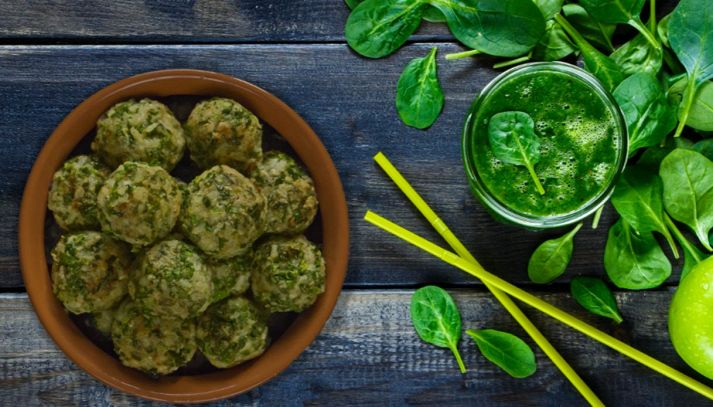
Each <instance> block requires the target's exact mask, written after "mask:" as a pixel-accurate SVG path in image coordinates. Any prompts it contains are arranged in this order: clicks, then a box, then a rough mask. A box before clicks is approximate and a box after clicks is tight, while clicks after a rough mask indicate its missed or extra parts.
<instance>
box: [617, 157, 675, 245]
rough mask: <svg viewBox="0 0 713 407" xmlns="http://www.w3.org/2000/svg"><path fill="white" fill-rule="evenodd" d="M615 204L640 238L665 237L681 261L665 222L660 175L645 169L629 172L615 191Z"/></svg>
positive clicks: (623, 175)
mask: <svg viewBox="0 0 713 407" xmlns="http://www.w3.org/2000/svg"><path fill="white" fill-rule="evenodd" d="M611 203H612V205H614V208H615V209H616V211H617V212H618V213H619V215H621V217H622V219H624V221H625V222H626V223H627V224H628V225H629V226H631V227H632V228H634V230H635V231H636V232H637V234H639V235H641V234H647V233H651V232H658V233H661V234H662V235H663V236H664V237H665V238H666V241H667V242H668V244H669V246H670V247H671V251H672V252H673V255H674V257H675V258H678V249H677V248H676V243H675V242H674V241H673V236H671V232H670V231H669V230H668V228H667V227H666V222H664V211H663V183H662V182H661V178H660V177H659V176H658V174H656V173H652V172H650V171H647V170H646V169H644V168H638V167H630V168H628V169H627V170H626V171H624V173H623V174H622V175H621V177H620V178H619V181H618V182H617V184H616V188H614V193H613V194H612V196H611Z"/></svg>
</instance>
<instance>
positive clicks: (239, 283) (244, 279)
mask: <svg viewBox="0 0 713 407" xmlns="http://www.w3.org/2000/svg"><path fill="white" fill-rule="evenodd" d="M208 267H209V268H210V271H211V276H212V280H213V297H212V299H211V302H218V301H220V300H222V299H224V298H226V297H229V296H231V295H239V294H243V293H244V292H246V291H247V290H248V289H249V288H250V274H251V273H252V268H253V262H252V253H247V254H244V255H242V256H236V257H233V258H232V259H228V260H222V261H212V262H210V263H208Z"/></svg>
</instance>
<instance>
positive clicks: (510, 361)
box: [465, 329, 537, 379]
mask: <svg viewBox="0 0 713 407" xmlns="http://www.w3.org/2000/svg"><path fill="white" fill-rule="evenodd" d="M465 332H466V333H467V334H468V335H469V336H470V337H471V338H473V340H474V341H475V343H476V345H478V349H480V352H481V353H482V354H483V356H485V358H486V359H488V360H489V361H491V362H493V363H494V364H495V365H496V366H498V367H500V368H501V369H503V370H504V371H505V372H506V373H507V374H509V375H510V376H512V377H515V378H518V379H521V378H524V377H528V376H531V375H532V374H533V373H535V371H536V370H537V363H536V362H535V353H534V352H533V351H532V348H530V346H529V345H528V344H527V343H525V341H523V340H522V339H520V338H518V337H517V336H515V335H513V334H510V333H507V332H502V331H497V330H495V329H480V330H477V331H474V330H472V329H468V330H466V331H465Z"/></svg>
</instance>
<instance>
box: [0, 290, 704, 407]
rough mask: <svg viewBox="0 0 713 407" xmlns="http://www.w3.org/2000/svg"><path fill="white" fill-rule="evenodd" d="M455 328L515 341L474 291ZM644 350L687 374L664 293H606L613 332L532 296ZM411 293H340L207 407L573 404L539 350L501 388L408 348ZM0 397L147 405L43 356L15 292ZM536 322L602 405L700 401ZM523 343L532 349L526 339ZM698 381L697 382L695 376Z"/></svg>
mask: <svg viewBox="0 0 713 407" xmlns="http://www.w3.org/2000/svg"><path fill="white" fill-rule="evenodd" d="M453 293H454V297H455V299H456V302H457V303H458V305H459V307H460V309H461V312H462V316H463V321H464V328H475V329H479V328H485V327H488V328H495V329H501V330H506V331H509V332H513V333H516V334H517V335H520V336H521V337H523V338H524V335H525V334H524V333H523V332H522V331H521V330H520V329H519V327H517V326H515V323H514V322H513V321H512V320H511V319H510V318H509V317H508V316H507V315H506V314H505V313H504V312H502V311H501V309H500V306H499V305H498V304H497V303H496V302H495V300H494V299H493V298H492V297H491V296H490V295H488V294H486V293H479V292H475V291H472V290H470V291H462V290H461V291H453ZM540 295H542V296H543V297H544V298H545V299H546V300H548V301H551V302H553V303H554V304H556V305H558V306H561V307H563V308H565V309H568V310H571V311H572V312H574V313H575V314H576V315H577V316H579V317H581V318H583V319H585V320H587V321H591V322H592V323H594V324H595V325H597V326H599V327H600V328H602V329H604V330H605V331H607V332H610V333H611V334H613V335H615V336H618V337H620V338H621V339H623V340H625V341H628V342H629V343H631V344H632V345H634V346H636V347H638V348H640V349H641V350H642V351H644V352H649V353H650V354H651V355H652V356H654V357H657V358H659V359H661V360H663V361H664V362H666V363H670V364H671V365H673V366H674V367H676V368H678V369H681V370H683V371H684V372H686V373H687V374H692V375H694V377H697V378H700V377H698V376H696V375H695V373H694V372H692V371H691V370H690V369H689V368H687V367H686V366H685V365H684V364H683V362H682V361H681V360H680V359H679V358H678V357H677V356H676V355H675V353H674V351H673V349H672V347H671V344H670V342H669V340H668V337H667V335H666V321H665V315H666V308H667V304H668V301H669V299H670V296H671V293H670V292H668V291H659V292H646V293H636V294H633V293H620V294H618V295H617V299H618V302H619V304H620V306H621V310H622V314H623V316H624V320H625V322H624V325H623V326H620V327H617V326H615V325H613V324H611V323H609V322H607V321H604V320H603V319H599V318H598V317H595V316H592V315H590V314H586V313H585V312H584V311H582V310H581V309H579V308H578V306H577V305H576V304H575V303H574V301H573V300H572V299H571V298H569V296H568V295H566V294H544V295H543V294H540ZM410 296H411V292H410V291H402V290H389V291H373V292H372V291H364V290H357V291H352V290H346V291H345V292H343V293H342V296H341V297H340V300H339V303H338V305H337V307H336V309H335V311H334V313H333V315H332V317H331V319H330V320H329V322H328V323H327V325H326V327H325V328H324V330H323V331H322V334H321V335H320V336H319V338H318V339H317V340H316V341H315V342H314V343H313V344H312V345H311V346H310V347H309V348H308V349H307V351H306V352H305V353H304V354H302V356H301V357H299V358H298V359H297V360H296V361H295V362H294V363H293V364H292V366H291V367H290V368H289V369H288V370H287V371H285V372H284V373H282V374H281V375H279V376H278V377H277V378H275V379H274V380H272V381H271V382H269V383H267V384H265V385H264V386H262V387H260V388H258V389H255V390H253V391H251V392H249V393H248V394H245V395H242V396H240V397H237V398H234V399H232V400H229V401H226V402H224V403H219V404H216V405H229V404H230V405H232V403H238V404H251V405H266V406H271V405H284V403H285V400H291V402H290V404H291V405H304V404H308V405H331V406H336V405H347V404H349V405H355V404H359V405H402V404H417V405H434V404H437V403H441V402H443V401H445V400H448V404H449V405H479V406H497V405H518V406H530V405H532V406H544V405H567V406H578V405H584V401H583V400H582V399H581V398H580V397H579V396H578V395H577V394H576V392H575V391H574V390H573V388H572V387H571V386H570V385H569V383H568V382H567V381H566V380H565V379H564V377H563V376H562V375H561V374H560V373H559V372H558V371H557V370H556V368H555V367H554V366H553V365H552V364H551V363H550V361H549V359H547V358H546V357H545V356H544V355H543V354H542V353H541V352H540V351H539V350H536V357H537V363H538V370H537V372H536V373H535V374H534V375H533V376H531V377H529V378H526V379H513V378H510V377H509V376H507V375H506V374H505V373H504V372H502V371H500V370H499V369H498V368H497V367H495V366H494V365H492V364H490V363H489V362H488V361H487V360H485V359H484V358H483V357H482V356H481V355H480V354H479V353H478V352H477V350H476V349H475V347H474V345H473V343H471V342H470V340H466V339H465V338H464V340H463V341H462V342H461V344H460V348H461V353H462V354H463V357H464V360H465V362H466V364H467V365H468V367H469V369H470V371H469V372H468V373H467V374H466V375H464V376H461V375H460V374H459V373H458V369H457V366H456V364H455V361H454V359H453V357H452V356H451V354H450V353H449V351H448V350H445V349H439V348H435V347H432V346H430V345H427V344H425V343H423V342H421V341H420V340H419V338H418V337H417V335H416V334H415V332H414V331H413V329H412V327H411V325H410V322H409V319H408V306H409V301H410ZM0 314H1V315H3V318H2V319H0V372H2V376H1V377H0V399H1V400H3V403H4V404H5V405H17V406H24V405H35V404H46V405H55V406H64V405H67V406H69V405H120V406H129V405H148V404H150V403H147V402H143V401H142V400H139V399H136V398H134V397H131V396H128V395H126V394H123V393H120V392H117V391H114V390H112V389H110V388H108V387H105V386H104V385H102V384H101V383H99V382H97V381H96V380H94V379H93V378H91V377H89V376H88V375H86V374H85V373H84V372H83V371H81V370H80V369H79V368H78V367H76V366H75V365H74V364H73V363H71V362H70V361H69V360H68V359H66V358H65V356H64V355H63V354H62V352H61V351H59V350H58V349H56V348H55V346H54V344H53V342H52V341H51V339H50V338H49V337H48V336H47V334H46V333H45V332H44V330H43V329H42V328H41V326H40V324H39V323H38V321H37V320H36V317H35V315H34V312H33V311H32V308H31V307H30V305H29V303H28V301H27V298H26V297H25V295H24V294H1V295H0ZM529 314H531V316H532V318H533V320H534V321H535V323H536V325H538V326H539V327H540V328H542V330H543V332H544V333H545V334H546V335H547V336H548V337H549V338H550V339H551V340H552V341H553V343H554V345H555V346H556V347H557V348H558V349H559V350H560V351H561V352H562V354H563V355H564V356H565V358H566V359H567V360H568V361H569V362H570V363H572V365H573V366H574V368H575V369H576V370H577V371H578V372H579V373H580V374H581V375H582V377H583V378H584V379H585V381H586V382H587V383H588V384H589V385H590V386H591V387H592V389H593V390H594V391H595V392H596V393H597V394H598V395H599V396H600V397H601V398H602V400H603V401H604V402H605V403H606V404H607V405H611V406H617V405H618V406H627V407H630V406H652V405H660V406H664V405H686V406H688V407H694V406H703V405H705V403H706V401H705V400H704V399H703V398H702V397H700V396H698V395H697V394H695V393H693V392H691V391H689V390H687V389H685V388H684V387H682V386H680V385H678V384H676V383H674V382H672V381H670V380H668V379H666V378H664V377H663V376H659V375H658V374H656V373H654V372H653V371H651V370H649V369H647V368H645V367H642V366H640V365H638V364H636V363H635V362H633V361H631V360H629V359H626V358H624V357H623V356H621V355H619V354H617V353H615V352H613V351H611V350H609V349H608V348H605V347H604V346H603V345H600V344H598V343H596V342H593V341H591V340H589V339H588V338H585V337H583V336H582V335H580V334H579V333H576V332H574V331H572V330H570V329H568V328H566V327H565V326H563V325H561V324H559V323H557V322H555V321H554V320H551V319H549V318H547V317H545V316H543V315H542V314H540V313H537V312H531V313H529ZM527 341H528V342H529V343H530V344H531V346H534V345H533V344H532V341H531V340H529V339H527ZM704 380H705V379H704Z"/></svg>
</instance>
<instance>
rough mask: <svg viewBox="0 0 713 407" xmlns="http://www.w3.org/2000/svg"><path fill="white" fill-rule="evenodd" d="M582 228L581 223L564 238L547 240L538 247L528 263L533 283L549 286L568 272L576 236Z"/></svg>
mask: <svg viewBox="0 0 713 407" xmlns="http://www.w3.org/2000/svg"><path fill="white" fill-rule="evenodd" d="M581 227H582V224H581V223H580V224H578V225H577V226H575V227H574V229H572V230H571V231H569V232H567V233H566V234H564V235H563V236H560V237H558V238H555V239H550V240H546V241H545V242H543V243H542V244H541V245H539V246H538V247H537V249H536V250H535V251H534V253H532V256H530V261H529V262H528V263H527V275H528V276H529V277H530V280H531V281H532V282H535V283H539V284H547V283H549V282H551V281H553V280H554V279H556V278H557V277H559V276H561V275H562V273H564V272H565V270H567V266H568V265H569V261H570V260H571V259H572V250H573V249H574V243H573V240H574V236H575V235H576V234H577V232H578V231H579V229H580V228H581Z"/></svg>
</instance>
